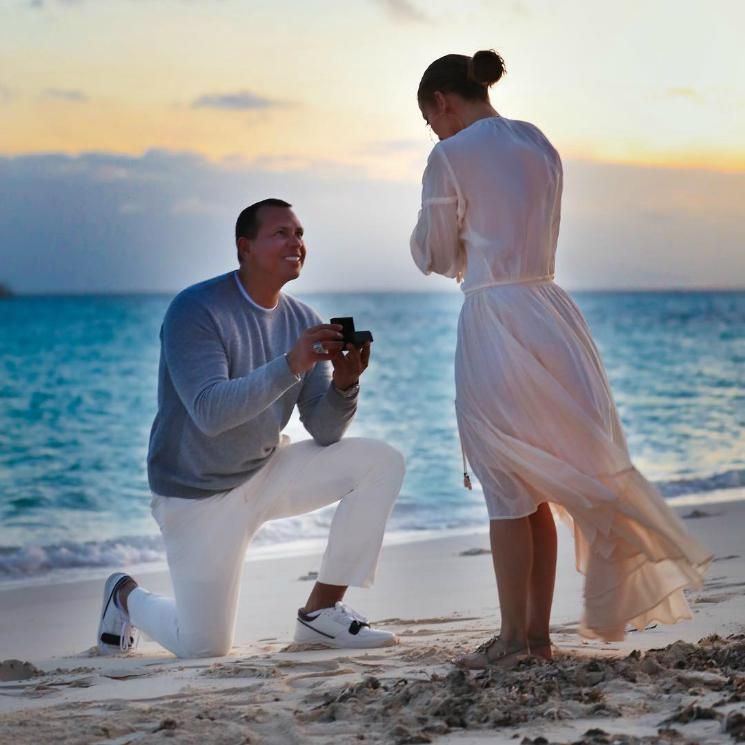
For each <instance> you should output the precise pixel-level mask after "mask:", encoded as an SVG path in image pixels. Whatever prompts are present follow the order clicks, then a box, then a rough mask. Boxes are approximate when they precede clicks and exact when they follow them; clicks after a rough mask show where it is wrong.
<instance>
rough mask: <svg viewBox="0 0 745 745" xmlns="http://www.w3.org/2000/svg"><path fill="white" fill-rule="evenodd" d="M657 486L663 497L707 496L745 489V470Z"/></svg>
mask: <svg viewBox="0 0 745 745" xmlns="http://www.w3.org/2000/svg"><path fill="white" fill-rule="evenodd" d="M655 486H656V487H657V488H658V489H659V490H660V493H661V494H662V496H663V497H680V496H683V495H685V494H706V493H707V492H711V491H719V490H722V489H739V488H742V487H745V468H741V469H733V470H731V471H723V472H722V473H714V474H712V475H710V476H704V477H700V478H692V479H672V480H670V481H657V482H655Z"/></svg>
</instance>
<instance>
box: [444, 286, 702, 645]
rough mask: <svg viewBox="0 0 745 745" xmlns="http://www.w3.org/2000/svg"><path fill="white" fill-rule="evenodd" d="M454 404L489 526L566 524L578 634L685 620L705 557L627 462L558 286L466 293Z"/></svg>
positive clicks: (597, 362) (589, 346) (608, 399)
mask: <svg viewBox="0 0 745 745" xmlns="http://www.w3.org/2000/svg"><path fill="white" fill-rule="evenodd" d="M455 384H456V410H457V415H458V427H459V430H460V435H461V440H462V442H463V447H464V451H465V454H466V457H467V458H468V460H469V462H470V464H471V468H472V469H473V472H474V473H475V474H476V476H477V477H478V479H479V481H480V482H481V485H482V487H483V490H484V495H485V498H486V502H487V507H488V510H489V517H490V519H515V518H519V517H524V516H526V515H530V514H532V513H533V512H535V510H536V509H537V507H538V505H540V504H541V503H543V502H549V503H550V504H551V506H552V508H553V509H554V511H555V512H556V513H558V514H559V515H560V516H561V517H562V518H564V519H565V520H566V521H567V522H568V523H569V524H570V525H571V527H572V529H573V532H574V537H575V547H576V565H577V569H578V570H579V571H580V572H582V573H583V574H584V575H585V612H584V618H583V623H582V627H581V631H582V633H583V634H584V635H585V636H588V637H598V638H602V639H606V640H608V641H612V640H620V639H622V638H623V636H624V630H625V628H626V626H627V625H629V624H630V625H632V626H634V627H636V628H639V629H642V628H644V627H645V626H647V625H648V624H649V623H652V622H655V621H656V622H661V623H675V622H676V621H679V620H681V619H685V618H690V617H691V614H690V610H689V608H688V604H687V602H686V599H685V597H684V595H683V588H685V587H699V586H700V585H701V583H702V579H703V575H704V572H705V571H706V567H707V566H708V564H709V562H710V560H711V556H710V554H709V553H708V551H707V550H706V549H705V548H704V547H703V546H702V545H701V544H700V543H699V542H698V541H697V540H696V539H694V538H693V537H692V536H691V535H689V534H688V532H687V530H686V528H685V526H684V525H683V523H682V521H681V520H680V518H679V517H678V516H677V515H676V514H675V513H674V512H673V511H672V510H671V509H670V507H669V506H668V505H667V503H666V502H665V501H664V499H663V498H662V497H661V496H660V494H659V493H658V492H657V490H656V489H655V488H654V487H653V486H652V485H651V484H650V483H649V482H648V481H647V480H646V479H645V478H644V477H643V476H642V475H641V474H640V473H639V472H638V471H637V470H636V469H635V468H634V467H633V465H632V463H631V461H630V459H629V454H628V449H627V446H626V441H625V438H624V434H623V430H622V427H621V424H620V421H619V418H618V413H617V411H616V407H615V405H614V403H613V397H612V395H611V392H610V387H609V385H608V380H607V377H606V374H605V370H604V368H603V364H602V361H601V359H600V355H599V353H598V351H597V348H596V347H595V344H594V342H593V341H592V337H591V335H590V332H589V329H588V327H587V324H586V322H585V320H584V318H583V317H582V314H581V313H580V311H579V309H578V308H577V306H576V305H575V304H574V302H573V301H572V300H571V299H570V298H569V296H568V295H567V294H566V293H565V292H564V291H563V290H562V289H561V288H560V287H559V286H558V285H556V284H554V283H553V282H550V281H549V282H542V283H539V284H533V285H504V286H496V287H489V288H485V289H482V290H479V291H476V292H473V293H472V294H469V295H467V296H466V299H465V302H464V305H463V309H462V311H461V315H460V320H459V324H458V347H457V351H456V362H455Z"/></svg>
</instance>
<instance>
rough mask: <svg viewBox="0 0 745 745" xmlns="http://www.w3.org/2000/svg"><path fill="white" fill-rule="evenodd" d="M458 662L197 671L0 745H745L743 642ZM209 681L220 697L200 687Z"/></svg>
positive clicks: (37, 719)
mask: <svg viewBox="0 0 745 745" xmlns="http://www.w3.org/2000/svg"><path fill="white" fill-rule="evenodd" d="M441 641H443V642H444V641H445V640H441ZM452 651H453V650H451V649H448V647H447V644H446V643H445V644H444V645H443V646H442V647H440V655H439V656H438V657H439V659H438V660H437V661H436V662H435V661H433V660H432V659H431V658H428V657H425V658H423V659H424V661H422V659H419V660H416V661H415V662H413V663H412V662H407V661H406V660H404V659H402V658H401V656H400V655H397V650H391V651H390V652H386V653H385V654H381V655H364V656H360V657H349V658H345V657H339V656H333V657H329V656H328V650H327V652H326V653H325V656H324V653H318V652H311V653H308V652H305V653H302V655H301V654H300V653H298V655H297V657H294V656H283V657H282V656H280V657H278V656H273V655H256V656H253V657H243V658H239V659H236V660H229V661H226V662H225V663H218V664H213V665H211V666H205V667H204V668H202V669H201V670H200V671H198V670H195V673H196V676H195V678H194V680H193V682H192V683H191V684H190V685H188V686H186V687H184V688H183V689H181V691H180V692H179V693H178V694H177V695H168V696H162V697H159V698H156V699H150V700H123V699H117V700H105V701H100V700H99V701H96V700H88V701H85V702H80V703H78V704H77V705H76V706H75V707H70V706H59V705H58V706H47V707H45V708H42V709H36V710H28V711H23V712H16V713H14V714H8V715H5V716H2V717H0V739H2V741H3V742H14V743H26V742H28V743H30V742H33V743H38V745H44V744H46V743H53V742H54V743H56V742H65V743H94V742H95V743H99V742H100V743H112V742H116V743H125V742H127V743H128V742H138V743H151V742H152V743H155V742H164V741H168V742H178V743H204V742H210V743H225V744H226V745H227V744H230V745H232V744H233V743H282V744H284V743H296V742H297V743H299V742H303V743H305V742H309V743H315V742H317V743H327V742H328V743H330V742H332V741H334V742H341V743H352V742H367V743H395V744H396V745H408V744H411V743H429V742H435V741H438V742H439V741H441V740H442V741H443V742H450V741H451V738H456V739H453V740H452V742H453V743H456V742H462V741H463V740H462V739H460V738H462V736H463V735H464V734H466V733H470V735H469V737H470V736H471V735H472V736H473V737H475V738H477V739H479V738H480V737H481V736H483V738H484V739H483V742H485V743H486V742H490V743H493V742H496V741H497V740H495V739H493V738H496V737H499V740H498V741H499V742H501V741H507V740H510V741H512V742H516V743H520V742H522V743H525V745H549V744H550V745H554V744H555V743H556V744H558V743H567V744H568V743H575V744H576V745H585V744H586V745H606V744H610V743H617V744H618V745H637V744H638V745H642V744H643V745H648V744H652V743H676V745H677V744H679V743H689V742H690V743H694V742H696V743H700V742H707V743H708V742H745V707H744V706H743V702H744V701H745V635H733V636H730V637H727V638H721V637H719V636H710V637H707V638H705V639H702V640H701V641H700V642H699V643H698V644H689V643H685V642H675V643H674V644H670V645H668V646H666V647H664V648H662V649H653V650H649V651H647V652H645V653H641V652H638V651H633V652H631V653H630V654H628V655H626V656H624V657H611V656H588V655H587V654H575V653H564V654H561V655H560V656H558V657H557V659H556V660H555V661H553V662H551V663H547V662H545V661H540V660H535V659H527V660H524V661H522V662H521V663H519V665H518V666H517V667H515V668H514V669H511V670H502V669H497V668H495V669H490V670H487V671H483V672H464V671H461V670H458V669H453V668H452V667H450V666H449V665H447V664H446V659H447V657H446V655H447V654H448V653H449V652H452ZM293 657H294V659H293ZM60 672H61V671H58V672H57V676H58V677H59V673H60ZM200 680H201V681H205V682H206V683H207V684H209V685H212V686H218V687H212V688H199V687H198V686H197V683H198V681H200ZM34 681H38V683H35V689H38V688H39V686H43V684H44V681H43V678H42V679H39V678H37V677H35V678H34ZM210 681H211V682H210ZM18 685H20V684H18ZM3 692H5V691H3ZM8 692H10V691H8ZM29 694H31V691H29ZM37 695H38V693H37ZM468 742H469V743H470V742H472V740H470V739H469V740H468Z"/></svg>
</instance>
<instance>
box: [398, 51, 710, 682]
mask: <svg viewBox="0 0 745 745" xmlns="http://www.w3.org/2000/svg"><path fill="white" fill-rule="evenodd" d="M504 71H505V68H504V62H503V60H502V58H501V57H500V56H499V55H498V54H496V53H495V52H493V51H481V52H477V53H476V54H475V55H474V56H473V57H467V56H464V55H459V54H449V55H447V56H445V57H441V58H440V59H438V60H435V61H434V62H433V63H432V64H431V65H430V66H429V67H428V68H427V69H426V71H425V73H424V75H423V77H422V80H421V83H420V84H419V91H418V94H417V97H418V102H419V108H420V110H421V112H422V116H423V117H424V119H425V121H426V122H427V124H428V125H429V126H431V127H432V129H433V130H434V132H435V133H436V134H437V136H438V137H439V139H440V142H439V143H438V144H437V145H435V147H434V149H433V150H432V153H431V155H430V157H429V160H428V162H427V168H426V170H425V172H424V178H423V189H422V209H421V212H420V214H419V220H418V222H417V225H416V228H415V229H414V233H413V235H412V238H411V253H412V256H413V257H414V261H415V262H416V264H417V266H418V267H419V268H420V269H421V270H422V271H423V272H424V273H425V274H429V273H430V272H435V273H437V274H442V275H445V276H446V277H453V278H455V279H457V280H458V281H459V282H460V281H462V285H461V288H462V290H463V292H464V294H465V301H464V303H463V308H462V311H461V314H460V319H459V323H458V346H457V350H456V357H455V387H456V411H457V416H458V428H459V431H460V436H461V440H462V444H463V449H464V458H465V457H467V458H468V461H469V462H470V464H471V467H472V468H473V471H474V473H475V474H476V476H478V478H479V480H480V482H481V485H482V487H483V491H484V496H485V498H486V503H487V507H488V511H489V519H490V538H491V547H492V555H493V560H494V570H495V573H496V577H497V587H498V591H499V604H500V611H501V616H502V619H501V627H500V634H499V636H497V637H494V638H492V639H490V640H489V641H487V642H485V643H484V644H482V645H481V646H480V647H479V648H478V649H477V650H476V651H475V652H474V653H472V654H469V655H465V656H464V657H460V658H459V659H458V660H457V662H458V664H460V665H461V666H463V667H469V668H483V667H486V666H488V665H492V664H502V665H509V664H511V663H513V662H515V661H516V660H517V659H519V656H520V655H522V654H525V653H527V652H531V653H533V654H537V655H540V656H543V657H545V658H547V659H550V657H551V641H550V638H549V618H550V614H551V603H552V600H553V590H554V579H555V574H556V527H555V524H554V519H553V515H552V512H551V510H550V508H549V503H550V504H551V505H552V506H553V508H554V510H555V511H556V512H557V513H558V514H560V515H561V516H562V517H564V518H566V519H567V520H568V521H569V522H570V523H571V524H572V525H573V529H574V537H575V542H576V563H577V568H578V570H579V571H581V572H582V573H583V574H584V575H585V592H584V601H585V607H584V616H583V619H582V625H581V633H582V634H583V635H585V636H588V637H595V638H601V639H605V640H608V641H614V640H620V639H622V638H623V636H624V631H625V628H626V626H627V625H629V624H630V625H631V626H634V627H636V628H637V629H643V628H645V627H646V626H647V625H648V624H649V623H651V622H653V621H654V622H659V623H675V622H676V621H679V620H681V619H684V618H690V617H691V614H690V611H689V608H688V604H687V602H686V600H685V597H684V595H683V588H685V587H690V586H693V587H699V586H700V585H701V582H702V577H703V574H704V572H705V570H706V567H707V566H708V563H709V561H710V559H711V557H710V555H709V553H708V552H707V551H706V550H705V549H704V548H703V547H702V546H701V545H700V544H699V543H698V542H697V541H696V540H695V539H694V538H692V537H691V536H690V535H689V534H688V533H687V532H686V529H685V527H684V526H683V523H682V522H681V520H680V519H679V518H678V517H677V515H676V514H675V513H674V512H673V511H672V510H671V509H670V508H669V507H668V506H667V504H666V503H665V501H664V500H663V499H662V497H661V496H660V495H659V493H658V492H657V491H656V490H655V489H654V487H653V486H652V485H651V484H650V483H649V482H648V481H646V479H645V478H644V477H643V476H642V475H641V474H640V473H639V472H638V471H637V470H636V469H635V468H634V466H633V465H632V463H631V461H630V459H629V454H628V449H627V446H626V441H625V439H624V434H623V430H622V428H621V423H620V421H619V418H618V413H617V411H616V408H615V405H614V403H613V398H612V395H611V392H610V389H609V385H608V380H607V378H606V374H605V370H604V368H603V364H602V362H601V360H600V355H599V354H598V350H597V349H596V347H595V344H594V343H593V340H592V337H591V336H590V331H589V329H588V327H587V324H586V323H585V321H584V319H583V317H582V315H581V313H580V312H579V309H578V308H577V306H576V305H575V304H574V303H573V302H572V300H571V299H570V298H569V296H568V295H567V294H566V292H564V290H562V289H561V288H560V287H559V286H558V285H556V284H555V283H554V281H553V277H554V254H555V251H556V242H557V238H558V234H559V215H560V209H561V190H562V167H561V160H560V158H559V154H558V153H557V152H556V150H555V149H554V148H553V147H552V145H551V143H550V142H549V141H548V140H547V139H546V137H545V136H544V135H543V133H542V132H541V131H540V130H539V129H538V128H537V127H535V126H533V125H532V124H529V123H528V122H523V121H517V120H514V119H506V118H505V117H503V116H500V115H499V114H498V113H497V112H496V111H495V110H494V108H493V107H492V106H491V103H490V102H489V93H488V89H489V86H491V85H493V84H494V83H496V82H497V81H498V80H499V79H500V78H501V77H502V75H503V74H504ZM464 478H465V479H466V482H467V485H468V476H467V474H464Z"/></svg>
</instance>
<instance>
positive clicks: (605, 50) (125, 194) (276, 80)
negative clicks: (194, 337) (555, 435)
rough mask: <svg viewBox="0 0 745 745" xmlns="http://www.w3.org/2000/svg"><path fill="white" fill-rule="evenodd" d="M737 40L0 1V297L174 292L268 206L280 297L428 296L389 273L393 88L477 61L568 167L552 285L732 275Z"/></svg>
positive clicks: (466, 2)
mask: <svg viewBox="0 0 745 745" xmlns="http://www.w3.org/2000/svg"><path fill="white" fill-rule="evenodd" d="M743 28H745V3H743V2H740V1H739V0H731V1H729V2H726V1H724V0H719V1H717V0H713V1H712V2H708V3H702V2H697V1H694V0H683V1H681V0H678V1H677V2H666V1H660V0H646V1H645V2H638V1H636V0H632V1H629V2H623V3H618V2H607V1H605V0H600V1H598V2H593V3H590V2H579V1H573V0H566V1H558V0H553V1H550V0H544V1H539V0H517V1H515V2H497V1H493V2H488V1H487V0H483V1H480V0H460V1H459V2H457V3H456V2H445V1H441V0H430V1H429V2H424V0H348V1H347V2H341V1H340V0H339V1H338V0H308V1H307V2H298V1H297V0H296V1H294V2H292V1H291V0H272V2H263V1H258V0H253V1H249V0H0V117H1V118H0V121H1V122H2V125H1V126H0V262H1V263H0V282H2V281H7V282H8V283H9V284H11V285H12V286H14V287H16V288H17V289H19V290H22V291H50V290H58V291H64V290H74V291H85V290H106V289H117V290H167V291H171V290H175V289H178V288H179V287H180V286H183V285H184V284H188V283H190V282H192V281H198V280H199V279H202V278H204V277H206V276H210V275H211V274H217V273H219V272H221V271H226V270H227V269H230V268H232V266H233V264H232V261H233V252H232V245H231V243H230V231H231V230H232V226H233V222H234V219H235V215H236V214H237V211H238V210H239V209H240V208H241V207H242V206H245V204H247V203H249V202H250V201H254V200H255V199H259V198H262V197H263V196H267V195H269V193H271V194H272V195H276V196H283V195H284V196H285V198H289V199H290V201H293V203H294V204H295V205H296V207H297V212H298V215H299V216H300V217H301V219H302V220H303V221H304V222H305V223H306V227H307V229H308V243H309V246H310V248H311V249H313V247H314V246H316V247H317V251H316V252H315V254H314V255H311V259H312V261H311V260H309V264H308V267H307V272H306V274H307V276H304V277H303V278H302V279H301V280H300V282H299V283H298V286H297V289H299V290H314V289H334V288H336V287H337V286H339V285H341V286H343V287H344V288H347V289H359V288H370V289H384V288H385V287H387V286H391V287H394V288H395V289H403V288H411V289H442V288H443V287H446V286H448V287H449V286H450V285H449V283H445V281H444V280H443V281H442V282H439V281H433V282H430V281H428V280H427V279H425V278H420V277H418V276H417V273H416V271H415V270H414V269H413V267H412V265H411V263H410V259H409V257H408V247H407V242H408V236H409V233H410V231H411V227H412V225H413V222H414V220H415V218H416V210H417V207H418V184H419V182H420V179H421V172H422V168H423V165H424V162H425V160H426V156H427V153H428V152H429V150H430V149H431V147H432V141H431V140H430V136H429V134H428V132H427V130H426V129H425V126H424V122H423V120H422V119H421V116H420V115H419V112H418V109H417V107H416V88H417V85H418V82H419V79H420V77H421V74H422V72H423V70H424V68H425V67H426V66H427V64H428V63H429V62H431V61H432V60H433V59H435V58H436V57H438V56H441V55H443V54H446V53H449V52H461V53H468V54H472V53H473V52H475V51H476V50H477V49H480V48H496V49H497V50H498V51H499V52H500V53H501V54H502V56H503V57H504V58H505V61H506V63H507V69H508V74H507V75H506V77H505V78H504V79H503V80H502V81H501V82H500V83H499V84H498V85H497V86H496V87H495V88H494V89H493V91H492V101H493V103H494V105H495V107H496V108H497V110H498V111H500V113H502V114H504V115H505V116H508V117H512V118H518V119H527V120H529V121H532V122H534V123H535V124H537V125H538V126H539V127H541V129H543V130H544V132H545V133H546V134H547V135H548V136H549V138H550V139H551V140H552V141H553V143H554V144H555V145H556V147H557V148H558V149H559V151H560V153H561V154H562V157H563V159H564V162H565V168H566V186H565V189H566V197H565V203H564V224H563V228H562V236H561V239H560V253H559V262H558V264H559V278H560V280H562V279H563V280H565V281H566V283H567V286H570V287H572V286H574V287H588V288H592V287H598V288H602V287H621V286H622V287H636V286H639V287H652V286H655V287H656V286H675V287H684V286H737V285H743V284H745V217H744V216H743V205H745V54H743V52H742V29H743ZM176 246H178V249H177V248H176ZM174 257H175V262H174ZM712 257H714V258H715V260H712ZM40 266H41V267H42V268H41V273H40ZM329 267H333V271H331V272H330V271H329ZM340 288H341V287H340Z"/></svg>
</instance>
